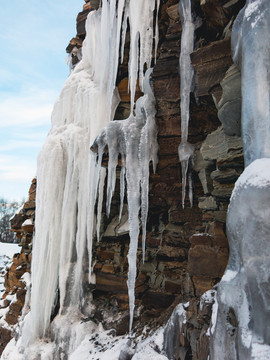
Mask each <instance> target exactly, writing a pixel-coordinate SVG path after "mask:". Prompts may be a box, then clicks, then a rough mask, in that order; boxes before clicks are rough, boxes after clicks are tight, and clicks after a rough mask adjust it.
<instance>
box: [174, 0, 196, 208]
mask: <svg viewBox="0 0 270 360" xmlns="http://www.w3.org/2000/svg"><path fill="white" fill-rule="evenodd" d="M179 13H180V19H181V22H182V36H181V53H180V61H179V65H180V81H181V83H180V97H181V104H180V108H181V143H180V145H179V147H178V154H179V159H180V162H181V170H182V207H183V208H184V206H185V197H186V179H187V176H188V182H189V200H190V205H191V206H192V203H193V191H192V179H191V173H189V174H188V170H189V166H190V163H191V162H192V158H193V152H194V147H193V145H192V144H190V143H188V124H189V103H190V92H191V88H192V80H193V75H194V70H193V67H192V64H191V60H190V54H191V53H192V51H193V47H194V30H195V25H194V23H193V20H192V13H191V0H181V1H180V2H179Z"/></svg>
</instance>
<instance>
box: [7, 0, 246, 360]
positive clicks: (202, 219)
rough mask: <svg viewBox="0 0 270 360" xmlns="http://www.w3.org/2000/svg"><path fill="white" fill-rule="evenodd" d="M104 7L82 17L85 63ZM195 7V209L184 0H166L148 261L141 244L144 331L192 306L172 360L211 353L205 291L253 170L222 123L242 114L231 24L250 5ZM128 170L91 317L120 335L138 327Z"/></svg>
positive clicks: (24, 267) (220, 264)
mask: <svg viewBox="0 0 270 360" xmlns="http://www.w3.org/2000/svg"><path fill="white" fill-rule="evenodd" d="M98 3H99V1H93V0H92V1H86V4H85V5H84V10H83V12H81V13H80V14H79V15H78V17H77V32H78V34H77V36H76V37H75V38H73V39H72V40H71V42H70V44H69V46H68V47H67V52H68V53H70V54H71V56H72V64H73V65H75V64H76V63H77V62H78V60H79V58H78V57H77V55H76V54H77V50H78V49H79V48H80V47H81V45H82V41H83V39H84V36H85V29H84V24H85V19H86V16H87V14H88V13H89V12H90V11H92V10H94V9H96V8H97V6H98ZM221 4H222V5H221ZM193 5H194V11H195V13H196V15H197V17H198V18H200V21H198V26H197V30H196V34H195V36H196V42H195V45H196V48H195V51H194V52H193V54H192V55H191V60H192V64H193V66H194V69H195V92H194V93H195V96H192V99H191V106H190V116H191V119H190V128H189V139H188V141H189V142H190V143H191V144H193V145H194V146H195V149H196V151H195V154H196V157H195V163H194V168H193V180H194V181H193V184H194V189H193V190H194V207H193V208H190V207H189V204H188V203H186V207H185V209H182V205H181V191H182V186H181V170H180V165H179V159H178V152H177V149H178V145H179V143H180V140H181V126H180V124H181V121H180V120H181V119H180V86H179V84H180V78H179V54H180V44H181V41H180V39H181V31H182V29H181V23H180V20H179V15H178V0H164V1H162V2H161V8H160V13H159V29H160V42H159V47H158V57H157V62H156V64H155V66H154V71H153V87H154V94H155V97H156V107H157V115H156V121H157V124H158V129H159V132H158V143H159V163H158V167H157V171H156V173H155V174H153V173H151V175H150V192H149V214H148V223H147V240H146V246H147V248H146V258H145V262H144V263H143V261H142V251H141V247H140V246H139V250H138V261H137V269H138V275H137V282H136V287H135V293H136V309H137V311H136V315H135V319H134V324H135V325H134V330H135V331H137V332H138V333H140V331H141V330H142V329H143V328H144V326H145V325H147V326H149V327H150V328H152V329H155V328H156V327H158V326H159V325H161V324H164V323H165V322H166V321H167V319H168V318H169V316H170V315H171V313H172V311H173V309H174V307H175V306H176V305H177V304H178V303H187V302H188V301H189V305H186V309H185V311H186V312H187V316H186V322H185V324H182V325H183V326H182V328H179V329H178V331H179V333H178V334H175V335H174V340H173V341H174V342H173V345H172V346H173V348H174V350H172V351H171V353H170V356H171V357H170V359H174V358H175V359H178V358H179V359H191V358H192V359H198V360H203V359H207V357H208V353H209V337H208V336H207V334H206V333H207V329H208V327H209V322H210V317H211V307H212V303H213V301H212V300H211V301H208V302H207V301H206V302H205V303H203V304H201V306H200V297H201V295H202V294H204V293H205V292H206V291H208V290H210V289H211V288H212V287H213V286H214V285H215V284H217V283H218V282H219V280H220V279H221V277H222V275H223V273H224V270H225V267H226V265H227V261H228V243H227V238H226V234H225V230H224V229H225V222H226V214H227V207H228V203H229V199H230V196H231V192H232V189H233V187H234V183H235V181H236V179H237V178H238V176H239V175H240V174H241V172H242V170H243V154H242V144H241V138H239V137H237V136H235V135H239V132H238V130H233V131H232V132H230V131H228V130H227V129H230V128H231V125H230V123H228V121H227V120H224V124H223V127H222V126H221V123H220V120H219V118H218V110H219V117H220V118H221V119H223V118H226V119H227V118H228V117H226V116H227V115H226V114H227V111H231V112H234V107H230V110H227V106H229V105H230V106H231V103H232V102H233V101H234V100H233V99H235V100H237V101H238V100H239V97H238V92H237V91H236V90H235V89H236V88H237V86H238V81H239V76H238V75H236V73H234V72H232V68H231V65H232V59H231V55H230V29H231V25H232V22H233V18H234V17H235V16H236V14H237V13H238V11H239V10H240V8H241V7H242V6H243V5H244V1H241V0H235V1H229V0H228V1H226V0H225V1H222V2H221V1H218V0H208V1H198V0H194V2H193ZM75 48H76V51H75V52H74V51H73V50H74V49H75ZM72 51H73V52H72ZM127 64H128V58H127V55H125V58H124V62H123V64H122V65H121V66H120V68H119V73H118V81H117V83H118V88H119V92H120V96H121V103H120V105H119V107H118V109H117V118H118V119H123V118H125V117H126V115H127V114H128V113H129V108H130V104H129V94H128V93H127V91H126V89H127ZM229 69H230V70H229ZM228 70H229V72H228ZM231 88H233V89H234V90H235V92H234V94H236V93H237V95H235V97H233V99H232V97H230V96H229V95H230V94H231V90H230V89H231ZM234 90H233V91H234ZM138 96H140V92H139V89H138V91H137V97H138ZM195 97H196V99H195ZM215 104H216V105H215ZM216 106H218V109H217V107H216ZM222 121H223V120H222ZM237 121H238V120H235V122H237ZM235 129H238V127H237V126H236V127H235ZM231 135H234V136H231ZM105 165H106V162H104V166H105ZM119 173H120V171H119ZM119 173H118V185H117V186H118V190H117V191H116V192H115V195H114V198H113V201H112V210H111V216H110V218H109V219H107V218H106V216H105V206H104V216H103V219H102V236H101V239H100V241H99V242H98V243H97V242H96V243H95V244H94V259H93V260H94V263H95V266H94V274H95V278H96V281H95V284H94V285H93V284H91V285H90V288H89V291H92V292H93V302H94V304H95V305H96V310H95V312H94V314H91V316H92V317H93V318H94V319H96V321H100V322H102V323H103V326H104V327H105V328H106V329H109V328H115V330H116V333H117V334H119V335H120V334H124V333H125V332H127V331H128V295H127V286H126V280H127V270H128V264H127V252H128V246H129V235H128V232H127V231H126V227H125V225H126V224H125V221H123V223H122V224H120V225H121V226H119V224H118V223H117V220H116V218H115V216H116V215H117V213H118V209H119ZM35 186H36V183H35V181H33V184H32V186H31V188H30V193H29V201H28V202H27V203H26V204H25V205H24V209H23V210H22V213H20V214H18V215H17V217H15V218H14V220H13V223H12V229H13V231H16V234H17V236H18V237H20V239H21V245H22V253H21V254H20V255H19V257H18V258H15V259H14V264H13V265H12V267H11V269H10V271H9V272H8V275H7V279H6V286H7V293H10V292H16V291H21V292H22V293H23V291H25V290H24V285H23V284H20V278H21V275H22V274H23V272H24V271H29V269H30V260H31V241H32V232H33V226H31V223H29V222H28V223H27V222H26V223H25V220H27V219H31V221H34V207H35V202H34V199H35V196H34V195H35ZM125 216H126V214H125ZM23 223H24V226H22V225H23ZM139 245H140V244H139ZM18 266H19V268H18ZM86 275H87V274H86ZM23 296H24V295H23V294H22V296H21V298H23ZM211 299H212V297H211ZM22 303H23V301H22V302H21V303H20V305H19V304H18V309H19V310H18V311H17V313H16V315H14V317H12V316H11V315H12V314H11V313H10V316H8V317H7V319H6V321H7V322H8V321H10V324H11V323H14V322H16V321H15V318H16V319H17V317H18V315H19V313H20V311H21V305H22ZM14 306H15V305H14ZM16 306H17V305H16ZM108 309H109V310H108ZM112 309H113V310H112ZM11 310H12V311H15V310H14V309H11ZM11 310H10V311H11ZM108 311H114V312H119V313H121V320H120V321H119V320H118V321H114V320H108V317H106V314H108ZM16 316H17V317H16ZM175 321H177V319H176V320H175ZM180 333H181V336H179V334H180ZM3 334H4V333H3ZM3 336H4V335H3ZM6 338H8V336H7V337H6ZM1 341H2V338H1ZM176 348H177V350H175V349H176Z"/></svg>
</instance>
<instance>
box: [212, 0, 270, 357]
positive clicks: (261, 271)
mask: <svg viewBox="0 0 270 360" xmlns="http://www.w3.org/2000/svg"><path fill="white" fill-rule="evenodd" d="M269 32H270V8H269V1H268V0H248V1H247V3H246V6H245V7H244V8H243V9H242V10H241V12H240V13H239V15H238V16H237V18H236V20H235V23H234V27H233V32H232V51H233V59H234V61H235V62H236V64H237V65H238V66H239V68H240V69H241V77H242V84H241V86H242V135H243V146H244V156H245V164H246V168H245V170H244V172H243V174H242V175H241V176H240V177H239V179H238V181H237V183H236V185H235V188H234V191H233V194H232V197H231V202H230V206H229V209H228V216H227V234H228V239H229V245H230V259H229V263H228V266H227V269H226V272H225V274H224V276H223V278H222V280H221V282H220V284H219V287H218V292H217V307H218V311H217V318H216V322H214V321H213V326H212V328H213V331H212V339H211V359H217V360H225V359H232V360H234V359H240V360H242V359H243V360H244V359H245V360H246V359H253V360H254V359H258V360H259V359H269V354H270V325H269V324H270V298H269V294H270V285H269V279H270V270H269V269H270V251H269V232H270V226H269V216H270V206H269V204H270V195H269V194H270V171H269V169H270V159H269V158H270V140H269V139H270V137H269V135H270V91H269V90H270V89H269V86H270V46H269Z"/></svg>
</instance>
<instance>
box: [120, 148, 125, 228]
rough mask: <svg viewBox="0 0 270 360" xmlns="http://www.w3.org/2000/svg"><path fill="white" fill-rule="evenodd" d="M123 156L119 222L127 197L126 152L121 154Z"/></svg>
mask: <svg viewBox="0 0 270 360" xmlns="http://www.w3.org/2000/svg"><path fill="white" fill-rule="evenodd" d="M121 158H122V167H121V173H120V211H119V223H120V221H121V218H122V213H123V206H124V197H125V175H126V165H125V163H124V154H122V155H121Z"/></svg>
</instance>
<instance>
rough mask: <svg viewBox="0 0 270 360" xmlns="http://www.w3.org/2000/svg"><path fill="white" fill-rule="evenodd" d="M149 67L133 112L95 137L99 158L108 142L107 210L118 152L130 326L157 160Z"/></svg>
mask: <svg viewBox="0 0 270 360" xmlns="http://www.w3.org/2000/svg"><path fill="white" fill-rule="evenodd" d="M151 73H152V69H148V70H147V72H146V74H145V78H144V82H143V91H144V93H145V94H144V96H143V97H141V98H139V99H138V100H137V102H136V110H135V116H133V115H130V117H129V118H128V119H126V120H115V121H113V122H111V123H109V124H108V125H107V127H106V128H105V129H103V130H102V131H101V132H100V135H99V136H98V137H97V138H96V139H95V146H96V147H97V148H98V150H97V151H98V153H99V159H100V158H102V155H103V153H102V152H101V153H100V151H99V150H100V148H101V149H102V151H104V149H105V146H104V144H107V146H108V153H109V163H108V179H107V202H106V204H107V214H109V212H110V206H111V199H112V195H113V193H114V188H115V182H116V166H117V164H118V156H119V155H121V160H122V169H121V174H122V175H121V177H122V176H123V178H122V179H121V194H120V198H121V205H120V217H121V213H122V207H123V191H124V185H123V184H124V183H125V181H126V183H127V201H128V214H129V219H128V220H129V235H130V246H129V252H128V263H129V272H128V282H127V284H128V293H129V306H130V330H131V327H132V319H133V312H134V306H135V305H134V304H135V296H134V288H135V281H136V275H137V268H136V262H137V249H138V237H139V233H140V221H139V215H141V216H140V217H141V223H142V247H143V259H144V255H145V238H146V222H147V214H148V182H149V163H150V161H152V163H153V167H154V170H155V167H156V164H157V151H158V144H157V129H156V124H155V114H156V110H155V98H154V95H153V92H152V89H151V86H150V75H151Z"/></svg>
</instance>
